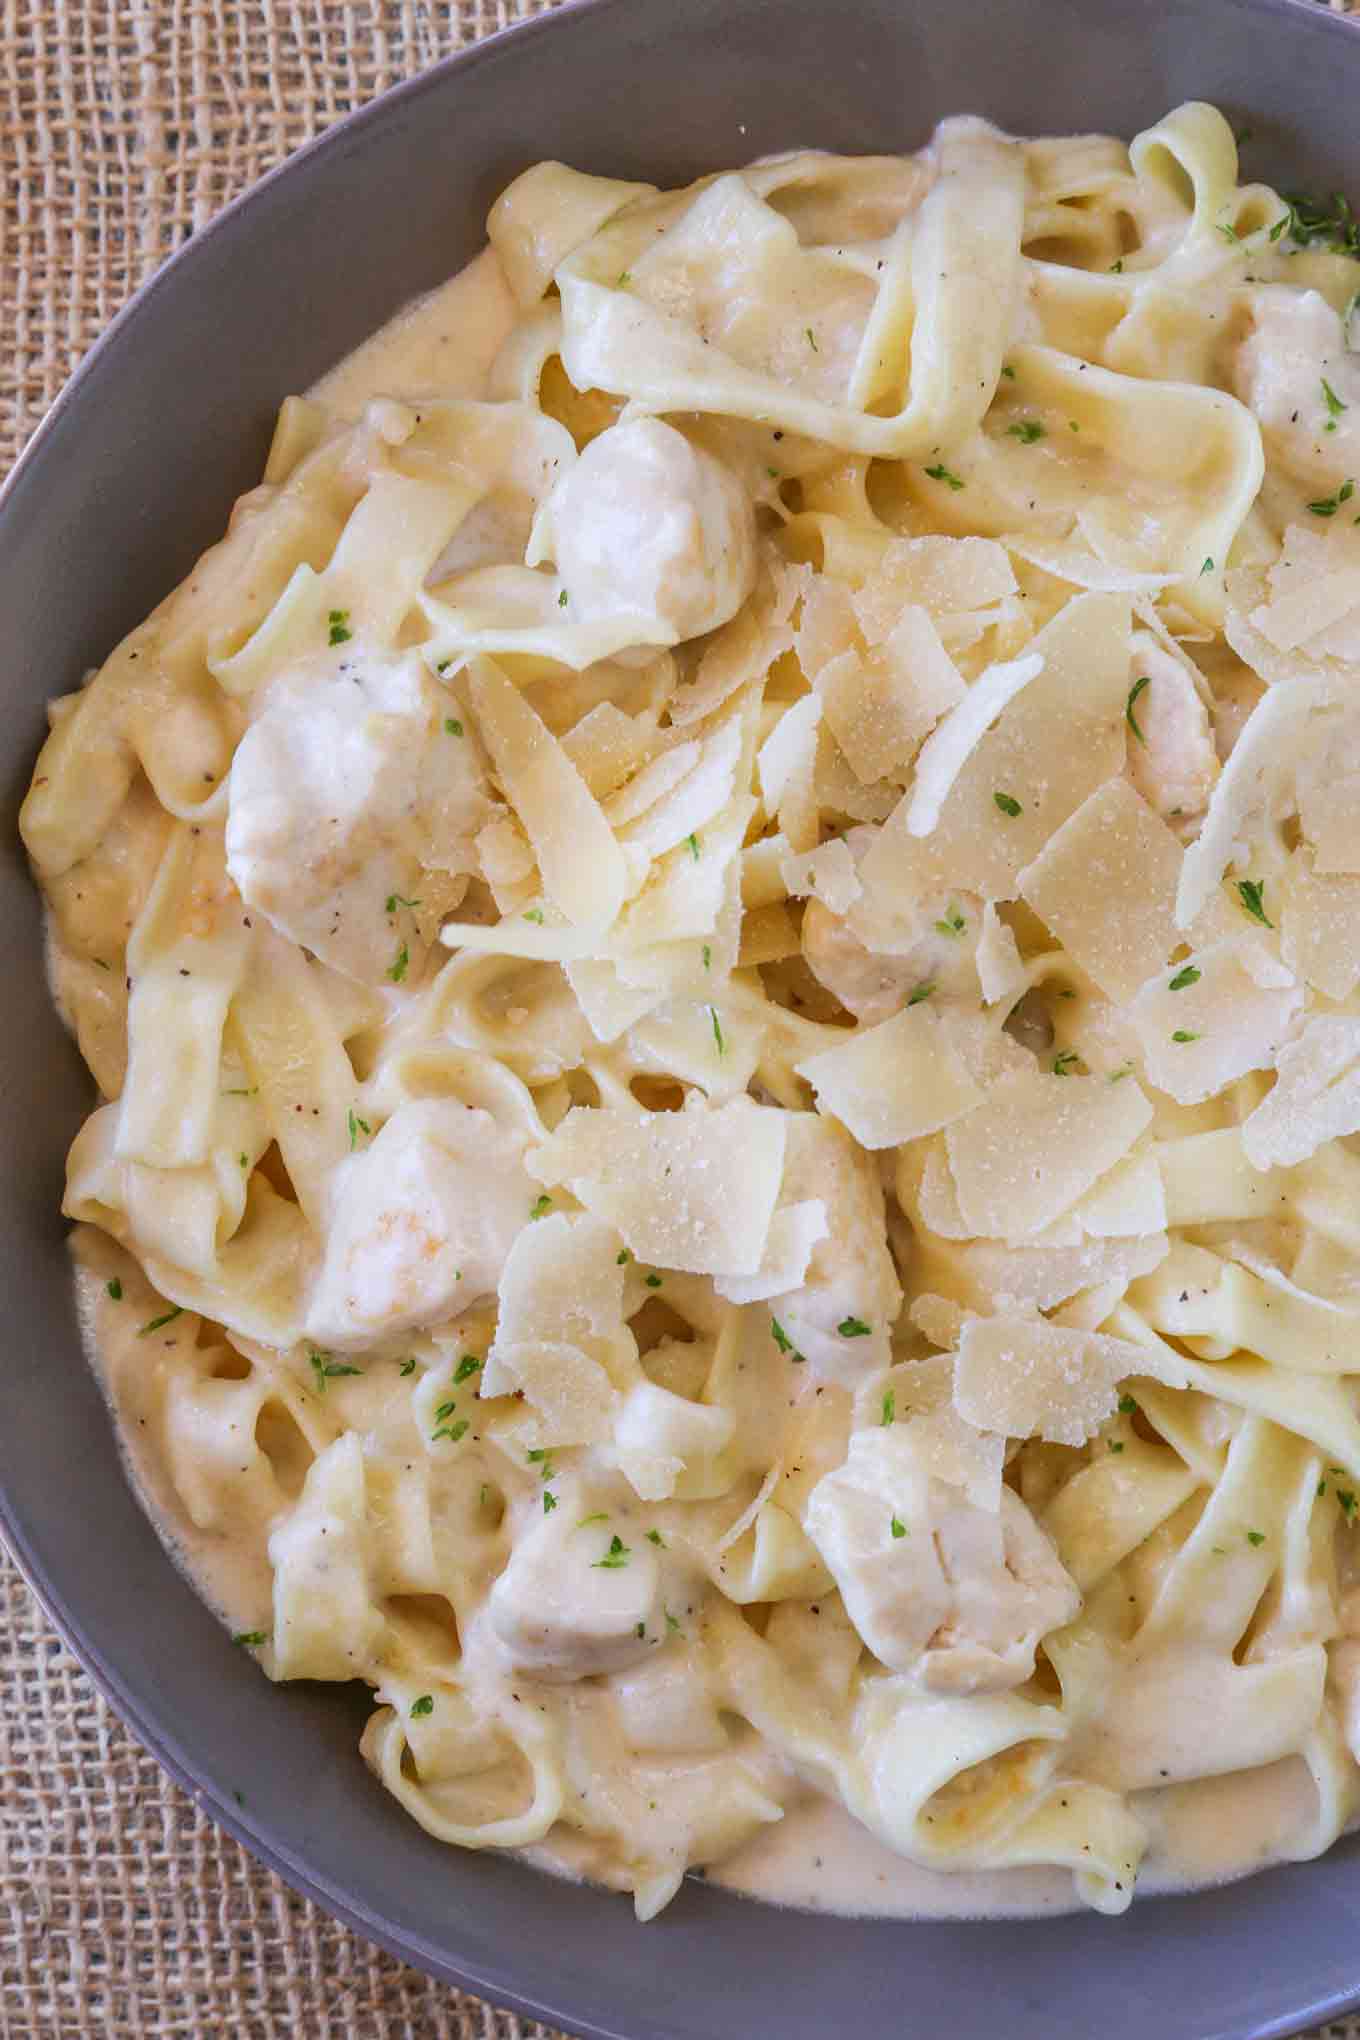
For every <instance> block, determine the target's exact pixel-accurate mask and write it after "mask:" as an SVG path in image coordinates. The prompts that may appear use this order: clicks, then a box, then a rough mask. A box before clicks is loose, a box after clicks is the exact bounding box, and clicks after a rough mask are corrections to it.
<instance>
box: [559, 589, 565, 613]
mask: <svg viewBox="0 0 1360 2040" xmlns="http://www.w3.org/2000/svg"><path fill="white" fill-rule="evenodd" d="M557 606H558V608H559V609H565V608H566V606H567V591H566V589H565V588H564V589H563V590H562V592H561V594H560V595H559V596H558V598H557Z"/></svg>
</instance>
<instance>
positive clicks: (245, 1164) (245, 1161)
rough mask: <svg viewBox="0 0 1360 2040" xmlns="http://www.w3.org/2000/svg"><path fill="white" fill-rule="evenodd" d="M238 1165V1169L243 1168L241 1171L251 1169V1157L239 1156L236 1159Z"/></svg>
mask: <svg viewBox="0 0 1360 2040" xmlns="http://www.w3.org/2000/svg"><path fill="white" fill-rule="evenodd" d="M236 1164H237V1167H238V1168H241V1169H248V1168H249V1167H250V1156H249V1155H238V1156H237V1157H236Z"/></svg>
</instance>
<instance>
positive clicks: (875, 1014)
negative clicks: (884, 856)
mask: <svg viewBox="0 0 1360 2040" xmlns="http://www.w3.org/2000/svg"><path fill="white" fill-rule="evenodd" d="M877 835H878V830H877V829H874V828H860V829H851V830H850V832H849V834H848V835H847V836H846V837H845V842H846V844H847V846H848V848H849V850H850V853H851V855H852V856H853V857H854V860H855V863H856V865H859V864H860V863H862V862H863V860H864V858H865V856H866V855H867V854H868V852H869V849H870V848H871V846H872V844H873V842H874V840H875V838H876V837H877ZM858 909H859V903H858V902H856V905H855V906H852V907H851V908H850V909H849V911H848V912H847V913H845V914H833V913H832V912H831V910H830V908H829V907H827V906H825V905H823V903H822V901H820V900H818V899H810V900H809V901H808V903H807V909H806V911H805V913H804V915H803V957H804V960H805V961H806V963H807V966H808V969H809V970H810V971H811V972H812V974H813V976H814V977H815V978H816V980H817V982H818V984H820V985H821V986H823V987H824V989H825V990H826V991H828V992H830V993H831V995H832V997H833V998H836V999H839V1001H840V1003H841V1005H842V1006H844V1008H845V1010H846V1012H847V1013H853V1014H854V1016H855V1018H856V1019H857V1020H862V1021H863V1022H864V1025H865V1026H866V1027H874V1026H877V1024H878V1022H879V1021H880V1020H890V1019H891V1018H892V1016H893V1014H894V1013H900V1012H901V1010H902V1008H903V1007H904V1006H905V1005H906V1003H907V1000H908V999H909V998H910V997H911V994H912V993H913V992H914V991H915V990H916V989H917V987H918V986H920V985H922V984H929V985H932V986H933V987H934V990H935V993H936V995H937V996H938V997H941V998H948V997H949V996H950V995H951V994H954V995H957V996H959V997H964V998H968V999H976V997H977V989H978V979H977V969H976V965H975V963H974V956H975V953H976V950H977V945H978V937H979V936H980V934H981V932H982V908H981V902H980V901H979V900H978V899H977V898H976V897H975V895H974V894H972V893H963V892H951V893H939V894H931V895H928V896H924V897H923V898H922V899H921V901H920V905H919V915H918V925H919V934H918V936H917V939H916V940H915V941H914V942H912V944H911V946H910V948H909V949H906V950H904V951H902V952H901V953H897V952H894V953H892V954H887V953H884V952H882V951H879V950H875V949H872V948H870V946H869V944H868V942H867V941H866V940H865V936H866V934H867V932H868V930H867V927H866V925H865V922H864V919H863V916H862V914H861V913H860V912H859V911H858Z"/></svg>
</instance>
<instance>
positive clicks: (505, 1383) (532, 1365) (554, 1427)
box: [487, 1339, 619, 1445]
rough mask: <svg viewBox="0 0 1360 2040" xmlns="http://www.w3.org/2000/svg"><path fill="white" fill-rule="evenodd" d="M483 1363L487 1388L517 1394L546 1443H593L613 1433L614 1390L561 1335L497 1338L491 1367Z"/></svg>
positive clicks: (594, 1364) (601, 1370)
mask: <svg viewBox="0 0 1360 2040" xmlns="http://www.w3.org/2000/svg"><path fill="white" fill-rule="evenodd" d="M487 1365H488V1367H490V1368H491V1377H492V1382H493V1384H494V1387H493V1389H492V1390H491V1392H492V1393H494V1394H496V1395H513V1394H516V1393H518V1394H520V1395H522V1396H523V1397H524V1400H525V1401H526V1402H527V1403H529V1404H530V1406H531V1407H532V1408H533V1410H534V1412H535V1414H536V1415H537V1416H538V1418H539V1420H540V1424H541V1430H540V1432H539V1435H540V1436H541V1437H542V1439H543V1441H544V1443H545V1444H551V1445H594V1444H598V1443H600V1442H601V1441H602V1440H603V1439H605V1438H608V1437H609V1435H610V1433H611V1432H612V1430H613V1428H614V1413H615V1410H616V1408H617V1406H618V1400H619V1398H618V1391H617V1390H616V1389H615V1388H614V1386H613V1384H612V1383H611V1381H610V1379H609V1376H608V1375H607V1374H606V1372H605V1370H604V1368H603V1367H601V1366H600V1364H599V1362H598V1361H596V1360H591V1359H589V1358H587V1356H586V1355H585V1354H584V1353H583V1352H581V1350H580V1348H579V1347H577V1346H572V1345H568V1344H567V1343H566V1342H565V1341H564V1340H561V1339H537V1340H534V1341H532V1342H529V1341H525V1342H523V1343H520V1344H517V1343H515V1342H514V1341H512V1340H501V1339H498V1340H497V1342H496V1347H495V1360H494V1365H493V1364H492V1362H491V1361H490V1360H488V1362H487Z"/></svg>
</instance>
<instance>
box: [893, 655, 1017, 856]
mask: <svg viewBox="0 0 1360 2040" xmlns="http://www.w3.org/2000/svg"><path fill="white" fill-rule="evenodd" d="M1043 670H1044V662H1043V658H1042V656H1041V655H1040V654H1039V653H1037V652H1028V653H1026V655H1025V657H1024V658H1023V659H1012V660H1010V661H1008V662H1006V663H1004V664H1001V665H998V666H990V667H989V668H988V669H987V671H986V672H985V673H984V674H983V675H982V677H981V678H980V679H978V680H975V681H974V682H973V685H972V686H971V687H970V688H969V690H968V693H967V695H966V696H965V698H964V699H963V700H962V701H961V702H960V703H959V705H958V707H957V708H955V709H953V710H951V712H950V713H949V715H948V716H946V718H945V720H944V721H943V722H942V723H941V724H940V727H939V728H938V729H937V730H936V731H935V732H934V733H933V734H932V735H931V736H930V738H929V739H928V740H927V742H926V743H925V744H924V745H923V746H922V749H921V755H920V757H919V758H918V759H917V761H916V781H915V785H914V786H913V788H912V792H911V797H910V805H909V806H908V808H907V829H908V831H909V832H910V834H911V835H913V836H928V835H929V834H930V832H931V830H932V829H933V828H934V827H935V825H936V823H937V822H938V821H939V819H940V809H941V808H942V806H943V805H944V801H945V796H946V795H947V794H948V792H949V789H950V787H951V786H952V785H953V784H954V781H955V780H956V779H957V778H958V776H959V773H960V772H961V771H962V770H963V767H964V764H965V762H966V760H967V759H968V756H969V754H970V753H971V752H972V751H974V750H975V749H976V748H977V746H978V744H979V743H980V742H981V740H982V738H983V737H984V736H985V735H986V733H987V731H988V730H989V729H990V727H991V725H992V724H993V723H994V722H995V721H996V719H997V717H998V716H999V715H1000V713H1001V711H1002V709H1003V708H1004V707H1005V706H1006V704H1007V702H1008V701H1013V700H1014V699H1015V697H1016V695H1017V694H1018V693H1019V692H1020V690H1021V688H1023V687H1028V685H1029V683H1030V681H1031V680H1033V679H1035V678H1036V677H1037V676H1038V675H1039V674H1040V673H1042V672H1043Z"/></svg>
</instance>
